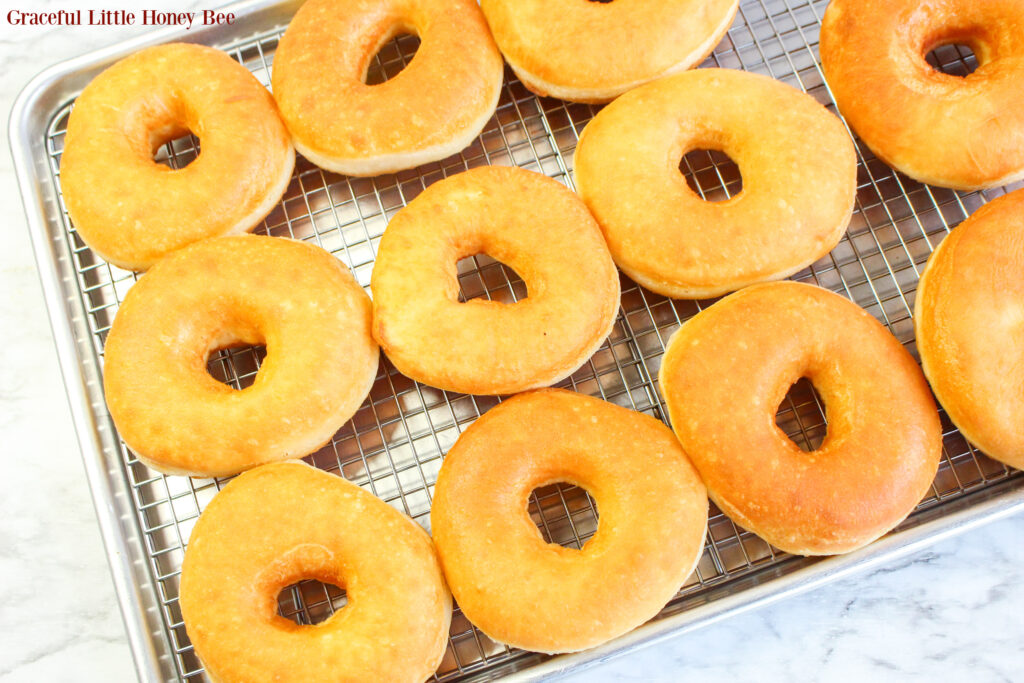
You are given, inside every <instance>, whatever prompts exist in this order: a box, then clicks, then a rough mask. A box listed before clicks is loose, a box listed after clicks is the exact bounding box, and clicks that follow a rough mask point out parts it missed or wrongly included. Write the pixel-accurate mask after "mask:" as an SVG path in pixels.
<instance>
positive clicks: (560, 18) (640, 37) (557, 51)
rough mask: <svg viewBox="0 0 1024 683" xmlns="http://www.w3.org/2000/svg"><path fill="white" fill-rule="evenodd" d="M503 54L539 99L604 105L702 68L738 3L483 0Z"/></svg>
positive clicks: (716, 0)
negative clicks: (655, 82) (662, 79)
mask: <svg viewBox="0 0 1024 683" xmlns="http://www.w3.org/2000/svg"><path fill="white" fill-rule="evenodd" d="M480 6H481V8H482V9H483V11H484V14H485V15H486V16H487V23H488V24H490V26H491V30H492V31H493V32H494V39H495V40H496V41H497V43H498V47H499V48H500V49H501V52H502V54H503V55H504V56H505V59H507V60H508V63H509V64H510V65H511V66H512V70H513V71H515V73H516V75H517V76H518V77H519V80H521V81H522V82H523V84H524V85H525V86H526V87H527V88H529V89H530V90H532V91H533V92H535V93H537V94H538V95H541V96H551V97H558V98H561V99H563V100H570V101H573V102H607V101H609V100H612V99H614V98H616V97H618V96H619V95H621V94H622V93H624V92H626V91H627V90H632V89H633V88H635V87H637V86H639V85H642V84H644V83H647V82H648V81H652V80H654V79H656V78H660V77H662V76H667V75H668V74H672V73H675V72H677V71H683V70H685V69H689V68H690V67H692V66H696V65H697V64H700V63H701V62H702V61H703V60H704V58H705V57H707V56H708V55H709V54H711V51H712V50H714V49H715V46H716V45H717V44H718V42H719V41H720V40H721V39H722V36H724V35H725V32H726V31H728V30H729V26H730V25H732V20H733V17H735V16H736V9H737V8H738V7H739V2H738V0H659V1H658V2H647V1H644V0H614V1H610V0H562V1H561V2H552V0H481V2H480Z"/></svg>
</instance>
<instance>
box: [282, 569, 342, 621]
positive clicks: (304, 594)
mask: <svg viewBox="0 0 1024 683" xmlns="http://www.w3.org/2000/svg"><path fill="white" fill-rule="evenodd" d="M347 604H348V595H347V594H346V593H345V589H344V588H342V587H340V586H336V585H334V584H333V583H323V582H322V581H318V580H316V579H303V580H302V581H297V582H296V583H293V584H291V585H290V586H285V587H284V588H282V589H281V592H280V593H278V595H277V613H278V615H279V616H282V617H284V618H285V619H288V620H290V621H294V622H295V623H296V624H298V625H299V626H313V625H315V624H319V623H321V622H324V621H327V620H328V619H330V618H331V617H332V616H334V615H335V614H336V613H337V612H339V611H340V610H341V609H342V608H343V607H345V605H347Z"/></svg>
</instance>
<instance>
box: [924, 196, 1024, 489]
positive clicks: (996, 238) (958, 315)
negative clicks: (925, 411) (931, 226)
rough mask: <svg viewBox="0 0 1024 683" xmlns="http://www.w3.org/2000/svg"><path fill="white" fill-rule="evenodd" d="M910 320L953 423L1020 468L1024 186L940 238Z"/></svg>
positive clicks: (1023, 440)
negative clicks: (912, 318)
mask: <svg viewBox="0 0 1024 683" xmlns="http://www.w3.org/2000/svg"><path fill="white" fill-rule="evenodd" d="M914 323H915V326H916V328H917V349H918V352H919V353H920V354H921V364H922V365H923V366H924V373H925V375H926V376H927V377H928V381H929V382H930V383H931V385H932V390H934V391H935V395H936V396H937V397H938V399H939V403H941V404H942V406H943V407H944V408H945V409H946V412H947V413H948V414H949V417H950V419H952V420H953V423H954V424H955V425H956V426H957V427H958V428H959V429H960V431H961V432H963V434H964V436H966V437H967V438H968V439H969V440H970V441H971V442H973V443H975V444H977V446H978V447H979V448H981V450H983V451H984V452H985V453H987V454H988V455H990V456H992V457H993V458H995V459H997V460H999V461H1001V462H1004V463H1006V464H1007V465H1010V466H1012V467H1016V468H1018V469H1020V468H1024V391H1022V390H1021V388H1022V387H1024V348H1022V343H1024V336H1022V334H1021V333H1022V331H1024V190H1018V191H1016V192H1013V193H1011V194H1008V195H1005V196H1003V197H1000V198H999V199H996V200H994V201H993V202H991V203H989V204H986V205H985V206H983V207H981V208H980V209H978V210H977V211H976V212H975V213H974V215H972V216H971V217H970V218H968V219H967V220H966V221H964V222H963V223H962V224H961V225H960V226H959V227H958V228H956V229H955V230H953V232H952V234H950V235H949V236H948V237H946V239H945V240H943V241H942V244H940V245H939V248H938V249H936V250H935V253H933V254H932V255H931V258H929V259H928V266H927V267H926V268H925V271H924V273H923V274H922V275H921V282H920V284H919V285H918V287H917V301H916V302H915V305H914Z"/></svg>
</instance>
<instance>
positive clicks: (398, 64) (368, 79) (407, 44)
mask: <svg viewBox="0 0 1024 683" xmlns="http://www.w3.org/2000/svg"><path fill="white" fill-rule="evenodd" d="M419 47H420V37H419V36H418V35H416V34H415V33H413V32H412V31H411V30H409V29H407V28H402V29H400V30H399V31H398V33H396V34H395V35H394V36H393V37H392V38H391V39H390V40H388V41H386V42H385V43H384V44H383V45H381V47H380V49H379V50H377V52H376V54H374V56H373V58H372V59H370V61H369V63H368V64H367V67H366V73H365V75H364V76H363V83H365V84H366V85H380V84H381V83H385V82H387V81H389V80H391V79H392V78H394V77H395V76H397V75H398V74H400V73H402V70H403V69H405V67H407V66H408V65H409V62H411V61H412V58H413V57H415V56H416V51H417V50H418V49H419Z"/></svg>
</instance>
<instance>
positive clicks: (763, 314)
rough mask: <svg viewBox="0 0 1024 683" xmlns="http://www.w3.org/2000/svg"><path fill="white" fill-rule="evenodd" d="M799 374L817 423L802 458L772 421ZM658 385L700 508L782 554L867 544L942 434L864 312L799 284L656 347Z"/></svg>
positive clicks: (761, 292) (917, 478)
mask: <svg viewBox="0 0 1024 683" xmlns="http://www.w3.org/2000/svg"><path fill="white" fill-rule="evenodd" d="M801 377H806V378H807V379H809V380H810V381H811V383H812V384H813V385H814V387H815V389H817V391H818V394H819V395H820V396H821V398H822V399H823V401H824V404H825V412H826V416H827V421H828V432H827V434H826V436H825V441H824V442H823V443H822V444H821V446H820V447H819V448H818V449H816V450H814V451H812V452H809V453H807V452H804V451H802V450H801V449H800V448H799V447H798V446H797V445H796V444H795V443H793V442H792V441H791V440H789V439H788V438H787V437H786V434H785V433H784V432H783V431H782V430H781V429H779V428H778V426H776V424H775V413H776V411H777V409H778V406H779V404H780V403H781V402H782V400H783V399H784V398H785V396H786V393H787V391H788V390H789V388H790V386H792V385H793V384H794V383H795V382H796V381H797V380H799V379H800V378H801ZM659 382H660V385H661V390H662V392H663V394H664V397H665V402H666V404H667V406H668V411H669V416H670V417H671V420H672V428H673V429H674V430H675V433H676V436H678V437H679V442H680V443H681V444H682V446H683V450H684V451H686V454H687V455H688V456H689V457H690V459H691V460H692V461H693V464H694V465H696V466H697V469H698V470H699V471H700V474H701V476H702V477H703V478H704V483H705V484H707V487H708V493H709V495H710V496H711V500H713V501H714V502H715V503H716V504H717V505H718V507H719V508H720V509H721V510H722V512H724V513H725V514H726V515H728V516H729V517H731V518H732V520H733V521H735V522H736V523H737V524H739V525H740V526H742V527H743V528H745V529H748V530H749V531H752V532H754V533H755V534H757V535H758V536H760V537H761V538H763V539H764V540H766V541H768V542H769V543H771V544H772V545H774V546H775V547H776V548H779V549H780V550H783V551H786V552H789V553H794V554H796V555H831V554H837V553H845V552H849V551H851V550H855V549H856V548H859V547H861V546H864V545H866V544H868V543H870V542H871V541H873V540H875V539H876V538H878V537H879V536H881V535H882V534H884V533H886V532H887V531H889V530H890V529H892V528H893V527H894V526H896V525H897V524H899V523H900V522H901V521H902V520H903V519H904V518H905V517H906V516H907V515H908V514H910V512H911V511H912V510H913V509H914V507H915V506H916V505H917V503H918V502H919V501H920V500H921V498H922V497H923V496H924V495H925V494H926V493H927V491H928V490H929V487H930V486H931V483H932V480H933V479H934V477H935V473H936V472H937V470H938V466H939V458H940V456H941V453H942V428H941V426H940V424H939V416H938V411H937V410H936V407H935V403H934V401H933V400H932V395H931V392H929V391H928V384H927V382H925V378H924V375H922V374H921V370H920V368H919V367H918V366H917V363H915V362H914V359H913V358H912V357H911V355H910V354H909V353H908V352H907V351H906V349H904V348H903V346H902V345H901V344H900V343H899V341H897V340H896V338H895V337H893V336H892V335H891V334H889V332H888V331H886V330H885V328H883V327H882V325H881V324H880V323H879V322H878V321H877V320H875V319H874V318H873V317H871V315H869V314H868V313H867V312H866V311H864V310H863V309H861V308H860V307H859V306H857V305H856V304H854V303H852V302H850V301H849V300H847V299H844V298H843V297H841V296H839V295H838V294H833V293H832V292H829V291H827V290H824V289H821V288H819V287H815V286H813V285H807V284H799V283H795V282H777V283H769V284H762V285H755V286H753V287H748V288H747V289H744V290H741V291H739V292H737V293H735V294H732V295H730V296H728V297H726V298H724V299H722V300H721V301H719V302H718V303H716V304H714V305H712V306H711V307H710V308H707V309H705V310H704V311H702V312H701V313H698V314H697V315H696V316H695V317H693V318H691V319H690V320H688V321H687V322H686V323H684V324H683V326H682V327H680V328H679V330H678V331H677V332H676V333H675V334H674V335H673V336H672V338H671V339H670V341H669V344H668V349H667V351H666V353H665V357H664V360H663V362H662V366H661V371H660V374H659Z"/></svg>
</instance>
